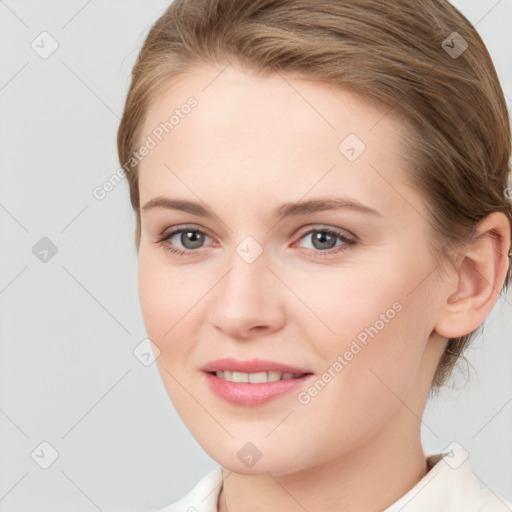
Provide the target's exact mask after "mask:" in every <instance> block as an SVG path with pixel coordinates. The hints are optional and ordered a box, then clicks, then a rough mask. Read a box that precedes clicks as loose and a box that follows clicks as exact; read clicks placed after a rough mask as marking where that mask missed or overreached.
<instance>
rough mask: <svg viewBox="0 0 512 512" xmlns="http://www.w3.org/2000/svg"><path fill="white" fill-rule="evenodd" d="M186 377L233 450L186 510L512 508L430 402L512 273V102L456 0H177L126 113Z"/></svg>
mask: <svg viewBox="0 0 512 512" xmlns="http://www.w3.org/2000/svg"><path fill="white" fill-rule="evenodd" d="M118 149H119V158H120V161H121V164H122V165H123V168H124V169H125V171H126V175H127V178H128V180H129V185H130V197H131V202H132V206H133V208H134V211H135V213H136V216H137V231H136V238H135V242H136V247H137V250H138V257H139V293H140V300H141V307H142V313H143V317H144V322H145V325H146V328H147V331H148V335H149V337H150V339H151V340H152V342H153V344H154V347H155V350H158V354H159V356H158V358H157V364H158V368H159V372H160V375H161V377H162V379H163V382H164V385H165V387H166V389H167V392H168V394H169V396H170V398H171V400H172V402H173V404H174V406H175V407H176V410H177V411H178V413H179V414H180V416H181V418H182V419H183V421H184V423H185V424H186V426H187V427H188V428H189V430H190V431H191V433H192V434H193V435H194V437H195V438H196V439H197V441H198V442H199V443H200V444H201V446H202V447H203V448H204V450H205V451H206V452H207V453H208V454H209V455H210V456H211V457H212V458H213V459H215V460H216V461H218V463H219V465H220V467H219V468H218V469H216V470H215V471H213V472H211V473H209V474H207V475H206V476H205V477H204V478H203V479H202V480H201V481H200V482H199V483H198V484H197V485H196V487H195V488H194V489H192V490H191V491H190V492H189V493H188V494H187V495H186V496H185V497H184V498H183V499H182V500H180V501H179V502H177V503H175V504H173V505H171V506H169V507H167V508H165V509H164V510H165V511H166V512H171V511H186V510H188V511H192V510H199V511H201V512H211V511H221V512H227V511H229V512H240V511H242V510H243V511H244V512H252V511H254V512H255V511H263V510H265V511H266V510H286V511H299V510H307V511H309V512H313V511H316V510H331V511H338V510H339V511H345V510H350V511H351V512H359V511H365V512H369V511H375V512H377V511H382V510H385V511H386V512H391V511H393V512H398V511H399V510H400V511H405V512H407V511H409V512H410V511H416V512H420V511H427V510H428V511H429V512H431V511H432V510H436V511H437V510H439V511H440V510H443V511H453V512H455V511H457V512H460V511H461V510H464V511H465V512H468V511H477V510H485V511H486V512H488V511H496V512H501V511H505V510H510V509H511V507H512V504H511V503H510V502H509V501H507V500H506V499H505V498H504V497H503V496H499V495H497V494H495V493H493V492H492V491H490V490H489V489H485V488H481V487H480V485H479V482H478V479H477V478H476V476H475V475H474V474H473V473H472V471H471V467H470V463H469V460H468V457H467V455H468V454H467V452H466V450H465V449H464V447H463V446H462V445H460V444H458V443H457V442H454V443H452V444H451V445H450V446H448V447H446V448H445V450H443V452H442V453H439V454H431V455H428V456H425V454H424V453H423V449H422V446H421V439H420V427H421V417H422V414H423V410H424V408H425V404H426V401H427V399H428V397H429V396H430V395H433V394H435V393H437V392H438V391H439V389H440V388H441V387H442V386H443V385H444V384H445V383H446V382H447V379H448V377H449V376H450V372H451V370H452V368H453V366H454V364H455V362H456V361H457V360H458V359H459V358H460V357H463V355H462V354H463V349H464V348H465V347H466V346H467V345H468V343H469V342H470V340H471V339H472V337H473V336H474V334H475V332H476V330H477V329H478V327H479V326H480V325H481V324H482V323H483V322H484V320H485V318H486V317H487V316H488V315H489V313H490V312H491V310H492V308H493V306H494V304H495V303H496V301H497V299H498V295H499V293H500V291H502V290H504V289H506V287H507V285H508V284H509V282H510V277H511V275H510V245H511V226H512V222H511V220H512V207H511V204H510V197H511V193H510V192H511V191H510V188H508V183H507V179H508V176H509V172H510V168H509V159H510V152H511V141H510V124H509V118H508V113H507V109H506V103H505V100H504V95H503V92H502V90H501V87H500V84H499V81H498V77H497V75H496V71H495V69H494V66H493V64H492V61H491V59H490V56H489V54H488V52H487V50H486V48H485V45H484V43H483V42H482V40H481V38H480V36H479V35H478V34H477V32H476V30H475V28H474V27H473V26H472V25H471V24H470V22H469V21H468V20H467V19H466V18H465V17H464V16H463V15H462V14H461V13H460V12H459V11H458V10H457V9H455V8H454V7H453V6H452V5H450V4H449V3H448V2H446V1H442V0H431V1H424V0H415V1H411V0H400V1H397V2H394V3H393V5H392V7H390V4H389V2H385V1H384V0H347V1H341V0H325V1H311V0H287V1H284V0H251V1H248V0H209V1H204V0H176V1H175V2H173V3H172V5H171V6H170V7H169V8H168V9H167V11H166V12H165V13H164V14H163V15H162V16H161V17H160V18H159V19H158V20H157V22H156V23H155V24H154V26H153V27H152V29H151V30H150V32H149V35H148V36H147V38H146V41H145V43H144V45H143V48H142V50H141V52H140V54H139V57H138V60H137V62H136V65H135V67H134V69H133V76H132V82H131V86H130V90H129V92H128V97H127V100H126V105H125V110H124V114H123V118H122V121H121V125H120V127H119V133H118Z"/></svg>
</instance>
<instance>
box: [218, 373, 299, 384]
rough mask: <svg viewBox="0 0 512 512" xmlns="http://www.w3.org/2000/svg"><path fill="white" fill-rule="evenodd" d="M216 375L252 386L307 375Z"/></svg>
mask: <svg viewBox="0 0 512 512" xmlns="http://www.w3.org/2000/svg"><path fill="white" fill-rule="evenodd" d="M215 375H216V376H217V377H219V379H224V380H228V381H230V382H248V383H251V384H261V383H263V382H275V381H277V380H289V379H296V378H298V377H302V376H303V375H305V374H304V373H288V372H286V373H281V372H274V371H270V372H256V373H246V372H230V371H227V370H225V371H221V370H219V371H217V372H215Z"/></svg>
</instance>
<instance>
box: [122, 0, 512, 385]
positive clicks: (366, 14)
mask: <svg viewBox="0 0 512 512" xmlns="http://www.w3.org/2000/svg"><path fill="white" fill-rule="evenodd" d="M454 33H456V34H454ZM465 44H467V48H466V49H465V51H462V53H461V54H460V55H457V54H453V53H450V51H449V50H450V49H455V50H457V49H460V50H463V49H464V48H465V46H464V45H465ZM461 45H462V46H461ZM233 62H236V63H237V64H239V65H242V66H244V67H245V68H246V69H249V70H252V71H254V72H257V73H261V74H263V75H264V74H270V73H275V72H280V73H281V72H282V73H288V74H291V75H294V76H299V77H303V78H305V79H309V80H314V81H317V82H321V83H325V84H330V85H334V86H338V87H340V88H344V89H346V90H348V91H352V92H355V93H357V94H360V95H362V96H363V98H366V99H367V100H369V101H377V102H379V104H384V105H386V106H389V110H390V112H391V111H392V114H393V115H396V116H399V117H400V119H402V120H403V122H404V123H405V124H406V125H407V127H408V130H407V135H406V142H407V146H406V147H407V148H408V150H407V154H406V155H404V157H405V158H406V159H407V161H408V163H409V177H410V181H411V183H412V184H413V185H415V186H416V187H417V190H419V191H420V192H421V193H422V195H423V197H424V198H425V200H426V202H427V207H428V212H429V218H428V219H427V221H428V225H429V233H430V235H431V237H430V238H431V247H432V248H433V254H435V255H436V259H437V261H438V263H439V265H440V268H443V263H444V262H445V261H454V259H453V256H452V255H451V249H452V248H454V247H458V246H459V245H461V244H464V243H465V242H467V241H468V240H470V239H471V236H472V234H473V233H474V231H475V229H476V225H477V223H478V222H479V221H481V220H482V219H483V218H484V217H486V216H487V215H488V214H490V213H492V212H494V211H502V212H504V213H505V214H506V215H507V216H508V218H509V219H512V205H511V204H510V196H512V194H511V188H510V185H509V183H508V179H509V173H510V153H511V134H510V121H509V115H508V111H507V105H506V102H505V98H504V94H503V91H502V89H501V86H500V82H499V79H498V76H497V73H496V70H495V68H494V65H493V63H492V60H491V57H490V55H489V53H488V51H487V49H486V47H485V44H484V42H483V41H482V39H481V37H480V36H479V34H478V33H477V31H476V29H475V28H474V27H473V25H472V24H471V23H470V22H469V21H468V19H467V18H466V17H465V16H464V15H463V14H462V13H461V12H460V11H459V10H457V9H456V8H455V7H454V6H452V5H451V4H450V3H449V2H448V1H446V0H394V1H393V2H390V1H388V0H175V1H174V2H173V3H172V4H171V5H170V6H169V7H168V8H167V10H166V11H165V12H164V13H163V15H162V16H161V17H160V18H159V19H158V20H157V21H156V22H155V23H154V25H153V26H152V27H151V29H150V31H149V33H148V35H147V37H146V39H145V41H144V44H143V46H142V49H141V51H140V53H139V55H138V58H137V61H136V63H135V66H134V68H133V71H132V79H131V85H130V88H129V91H128V95H127V99H126V104H125V108H124V112H123V117H122V119H121V123H120V126H119V130H118V138H117V144H118V154H119V160H120V163H121V165H122V166H123V168H124V169H125V170H127V171H129V172H127V173H126V176H127V179H128V183H129V187H130V199H131V204H132V206H133V209H134V210H135V214H136V234H135V245H136V248H137V250H138V248H139V244H140V229H141V228H140V210H139V208H140V204H139V187H138V163H137V161H136V160H134V159H133V158H132V156H133V154H134V152H135V151H137V149H138V145H139V144H140V142H141V141H140V140H139V138H140V136H141V133H140V132H141V129H142V126H143V123H144V119H145V114H146V112H147V110H148V106H149V104H150V103H151V101H152V99H153V98H154V97H155V94H156V93H157V92H159V91H160V90H162V88H164V87H168V86H169V84H171V83H172V82H173V81H174V80H176V79H177V78H179V77H180V76H183V75H184V74H185V73H186V72H187V71H188V70H190V69H191V68H192V67H193V66H196V65H202V64H206V65H212V64H214V65H218V66H219V69H221V67H224V66H225V65H226V64H229V63H233ZM127 162H132V163H131V164H130V168H127ZM511 225H512V223H511ZM510 280H511V271H510V268H509V270H508V272H507V276H506V279H505V282H504V285H503V290H502V291H506V289H507V286H508V285H509V283H510ZM480 327H482V326H480ZM477 330H478V329H477ZM477 330H475V331H473V332H472V333H469V334H467V335H465V336H462V337H459V338H452V339H449V341H448V345H447V347H446V350H445V353H444V354H443V356H442V358H441V360H440V362H439V365H438V367H437V370H436V374H435V376H434V379H433V381H432V388H431V392H433V391H438V390H439V388H440V387H441V386H442V385H443V384H444V383H445V382H446V380H447V379H448V377H449V376H450V374H451V371H452V368H453V367H454V365H455V363H456V361H457V360H458V359H459V358H460V357H463V356H462V352H463V349H464V348H465V347H466V346H467V345H468V344H469V342H470V341H471V340H472V339H473V337H474V336H475V334H476V333H477Z"/></svg>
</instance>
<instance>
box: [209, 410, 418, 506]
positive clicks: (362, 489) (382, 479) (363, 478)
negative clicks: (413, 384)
mask: <svg viewBox="0 0 512 512" xmlns="http://www.w3.org/2000/svg"><path fill="white" fill-rule="evenodd" d="M401 414H402V415H403V417H402V418H401V420H399V418H396V417H395V420H396V421H391V422H390V423H389V424H388V426H387V427H386V429H384V431H381V432H380V433H379V434H378V435H377V436H375V437H374V438H373V439H372V440H371V441H370V442H367V443H366V444H365V445H364V446H361V447H359V448H358V449H356V450H353V451H351V452H350V453H347V454H344V455H343V456H341V457H339V458H337V459H334V460H330V461H328V462H326V463H324V464H321V465H318V466H315V467H313V468H308V469H306V470H301V471H299V472H295V473H292V474H287V475H283V476H279V477H276V476H269V474H268V473H267V474H264V475H243V474H238V473H227V472H224V476H227V475H226V473H227V474H228V475H229V477H228V478H226V480H225V481H224V483H223V487H222V491H221V493H220V496H219V503H218V510H219V512H242V511H243V512H263V511H266V510H281V511H283V512H304V510H307V511H308V512H317V511H318V512H320V511H325V510H330V511H332V512H343V511H347V510H350V511H351V512H380V511H382V510H384V509H386V508H387V507H389V506H391V505H392V504H393V503H394V502H396V501H397V500H398V499H399V498H401V497H402V496H403V495H404V494H405V493H406V492H407V491H409V490H410V489H411V488H412V487H413V486H414V485H415V484H416V483H417V482H419V480H421V478H423V477H424V476H425V475H426V474H427V472H428V468H427V464H426V459H425V455H424V453H423V449H422V446H421V441H420V429H419V421H418V419H417V418H414V419H411V417H413V415H412V414H411V412H410V411H408V410H406V408H403V411H402V413H401ZM399 416H400V415H399ZM406 416H409V418H408V421H406V422H405V423H404V417H406ZM400 425H402V428H400ZM404 425H407V427H404ZM412 425H415V427H416V428H415V429H414V434H411V432H412V430H411V426H412ZM226 505H227V506H226Z"/></svg>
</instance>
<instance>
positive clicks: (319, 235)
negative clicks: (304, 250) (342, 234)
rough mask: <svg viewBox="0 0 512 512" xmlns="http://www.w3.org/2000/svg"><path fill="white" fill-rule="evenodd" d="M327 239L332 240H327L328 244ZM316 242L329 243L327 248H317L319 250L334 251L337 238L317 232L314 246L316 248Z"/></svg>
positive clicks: (322, 246) (323, 246)
mask: <svg viewBox="0 0 512 512" xmlns="http://www.w3.org/2000/svg"><path fill="white" fill-rule="evenodd" d="M326 238H327V239H330V240H327V242H326V240H325V239H326ZM316 242H318V243H320V244H325V243H327V246H325V245H320V247H316V248H317V249H332V248H333V247H334V246H335V245H336V239H335V237H333V236H332V235H330V234H329V233H326V232H325V231H315V232H314V236H313V245H314V246H315V245H316ZM333 242H334V244H333Z"/></svg>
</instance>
